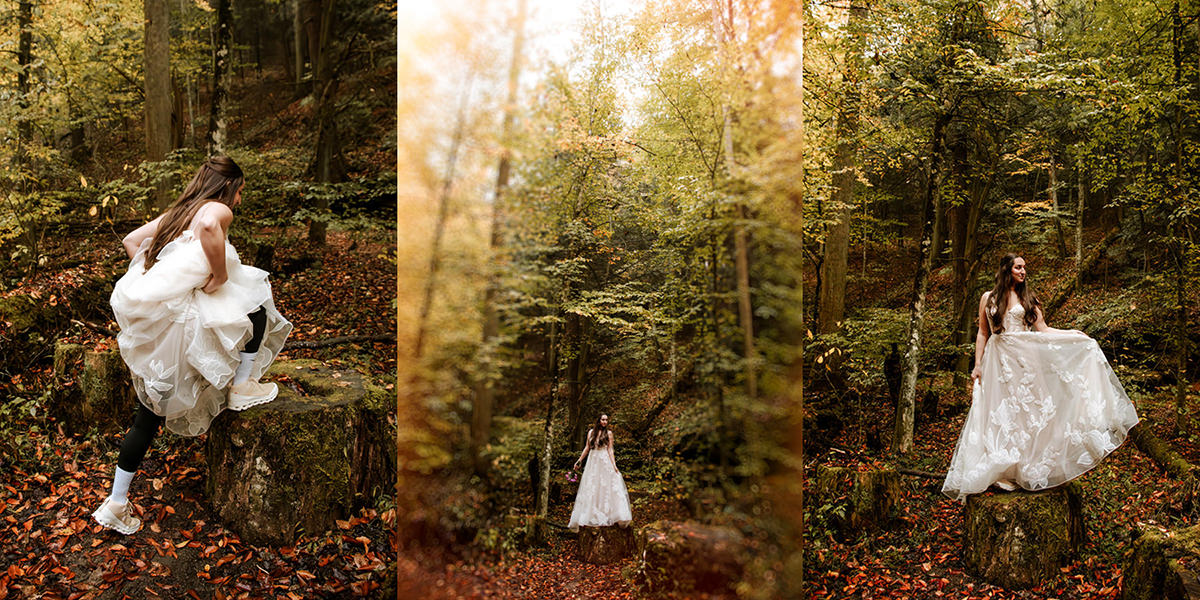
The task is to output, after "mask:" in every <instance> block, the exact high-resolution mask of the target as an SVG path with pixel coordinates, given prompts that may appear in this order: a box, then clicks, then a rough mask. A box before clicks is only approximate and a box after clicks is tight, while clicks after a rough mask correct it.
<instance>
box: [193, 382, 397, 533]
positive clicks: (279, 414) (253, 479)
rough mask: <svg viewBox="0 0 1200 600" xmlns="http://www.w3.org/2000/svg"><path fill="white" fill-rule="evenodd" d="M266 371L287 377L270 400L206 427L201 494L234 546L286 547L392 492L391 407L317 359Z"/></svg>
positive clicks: (376, 392) (381, 397) (383, 396)
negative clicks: (233, 536)
mask: <svg viewBox="0 0 1200 600" xmlns="http://www.w3.org/2000/svg"><path fill="white" fill-rule="evenodd" d="M271 373H274V374H286V375H287V376H288V377H289V379H290V380H291V381H290V382H283V383H280V390H279V397H278V398H276V399H275V400H274V401H272V402H269V403H267V404H263V405H260V406H257V407H254V408H251V409H249V410H246V411H243V412H240V413H237V412H232V411H226V412H224V413H222V414H221V415H220V416H219V417H218V418H217V419H216V420H214V421H213V425H212V428H211V429H210V431H209V434H208V441H207V447H206V454H207V459H208V466H209V468H208V471H209V478H208V482H207V485H206V493H207V495H208V498H209V501H210V502H211V503H212V504H213V507H214V508H215V509H216V511H217V513H218V514H219V515H220V516H221V519H222V520H223V521H224V522H225V523H226V525H228V526H229V528H230V529H232V530H234V531H236V532H237V533H238V534H239V535H240V536H241V537H242V538H243V539H245V540H247V541H249V542H251V543H274V544H288V543H291V542H292V541H294V540H295V538H296V536H297V535H299V534H300V533H301V532H306V533H318V532H321V531H325V530H327V529H329V528H331V527H332V526H333V525H334V520H335V519H342V518H345V517H346V516H347V515H349V514H350V512H351V511H352V510H353V509H354V508H356V507H359V506H363V505H366V504H368V503H369V502H370V501H371V500H373V499H374V498H375V497H376V496H378V495H380V494H391V493H392V492H393V489H394V487H393V486H394V485H395V483H394V482H395V480H396V455H395V443H394V437H393V435H392V433H391V431H392V428H391V426H390V423H389V413H390V410H391V409H392V408H393V407H394V404H391V403H389V402H387V400H386V397H387V396H388V395H387V394H386V393H384V392H383V391H382V390H381V389H379V388H378V387H376V386H374V385H372V384H370V383H367V382H364V381H363V379H362V376H361V375H359V374H358V373H355V372H352V371H333V370H330V369H328V368H326V367H324V366H323V365H322V364H321V363H320V361H314V360H306V361H278V362H276V363H275V365H274V366H273V367H272V369H271Z"/></svg>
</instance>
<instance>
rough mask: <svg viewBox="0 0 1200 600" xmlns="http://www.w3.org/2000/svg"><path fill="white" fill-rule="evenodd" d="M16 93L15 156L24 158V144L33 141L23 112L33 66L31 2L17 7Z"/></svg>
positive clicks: (31, 130)
mask: <svg viewBox="0 0 1200 600" xmlns="http://www.w3.org/2000/svg"><path fill="white" fill-rule="evenodd" d="M17 27H18V28H19V30H20V34H19V35H18V36H17V93H18V94H20V96H19V99H18V100H17V106H18V107H20V109H21V112H20V116H19V117H18V119H17V154H18V156H20V157H22V159H23V158H24V156H25V155H26V154H27V152H26V144H29V143H30V142H31V141H32V139H33V123H31V122H30V121H29V115H28V114H25V111H26V110H28V109H29V105H30V102H29V96H30V95H31V94H32V93H33V90H32V86H31V85H30V75H31V73H30V70H31V68H32V66H33V0H21V2H20V4H18V6H17Z"/></svg>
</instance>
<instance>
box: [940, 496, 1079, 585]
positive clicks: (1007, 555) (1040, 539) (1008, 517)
mask: <svg viewBox="0 0 1200 600" xmlns="http://www.w3.org/2000/svg"><path fill="white" fill-rule="evenodd" d="M1083 536H1084V533H1083V516H1082V508H1081V506H1080V500H1079V492H1078V491H1077V489H1076V487H1075V485H1074V484H1067V485H1064V486H1060V487H1056V488H1053V489H1050V490H1046V491H1042V492H1025V491H1017V492H1006V493H1000V494H978V495H974V496H971V497H970V498H968V499H967V507H966V527H965V533H964V536H963V537H964V539H963V552H964V554H965V557H964V558H965V561H964V562H965V563H966V565H967V569H968V570H969V571H971V572H972V573H974V574H975V575H977V576H978V577H980V578H982V579H984V580H986V581H988V582H990V583H993V584H996V585H1000V586H1003V587H1006V588H1027V587H1033V586H1036V585H1038V584H1039V583H1041V582H1043V581H1045V580H1046V579H1048V578H1050V577H1052V576H1054V574H1055V573H1057V572H1058V570H1059V569H1060V568H1061V567H1062V566H1063V565H1065V564H1067V563H1069V562H1070V561H1071V560H1072V558H1073V557H1074V556H1075V553H1076V551H1077V550H1078V548H1079V547H1080V546H1081V545H1082V544H1083Z"/></svg>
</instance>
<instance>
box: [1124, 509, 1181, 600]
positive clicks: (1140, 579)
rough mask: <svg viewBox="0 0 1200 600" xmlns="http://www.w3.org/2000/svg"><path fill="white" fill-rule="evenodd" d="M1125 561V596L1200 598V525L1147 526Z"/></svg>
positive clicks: (1134, 599)
mask: <svg viewBox="0 0 1200 600" xmlns="http://www.w3.org/2000/svg"><path fill="white" fill-rule="evenodd" d="M1138 533H1139V534H1138V537H1137V539H1135V540H1134V542H1133V552H1132V553H1131V554H1130V555H1129V559H1128V560H1127V562H1126V563H1125V570H1124V575H1125V579H1124V585H1123V586H1122V589H1121V598H1122V600H1159V599H1162V600H1200V579H1198V578H1197V576H1196V570H1195V569H1196V568H1197V566H1198V565H1200V525H1196V526H1193V527H1188V528H1186V529H1180V530H1176V531H1172V532H1162V531H1158V530H1154V529H1143V530H1141V531H1140V532H1138Z"/></svg>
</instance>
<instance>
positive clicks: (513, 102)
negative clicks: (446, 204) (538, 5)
mask: <svg viewBox="0 0 1200 600" xmlns="http://www.w3.org/2000/svg"><path fill="white" fill-rule="evenodd" d="M514 30H515V34H514V36H513V53H512V57H511V58H510V60H509V64H508V96H507V98H506V99H505V104H504V120H503V121H502V123H501V126H500V143H501V148H500V162H499V164H497V166H496V191H495V194H494V196H493V198H492V224H491V229H492V232H491V237H490V238H489V241H488V251H489V253H490V255H491V256H493V257H495V256H496V255H497V253H498V252H499V251H500V245H501V243H502V242H503V227H504V192H505V190H507V189H508V176H509V171H510V169H511V167H510V161H511V159H512V150H511V144H512V129H513V121H514V120H515V116H516V106H517V83H518V80H519V78H520V74H521V51H522V46H523V45H524V42H525V0H518V1H517V17H516V22H515V23H514ZM498 287H499V280H498V277H497V275H496V273H495V272H494V271H493V272H490V273H489V274H488V283H487V289H486V290H485V291H484V296H483V341H482V343H481V344H480V347H481V348H482V349H483V352H484V353H485V354H490V352H491V346H492V344H493V343H494V340H495V339H496V336H497V335H499V333H500V313H499V311H498V310H497V309H496V295H497V293H498V291H499V290H498ZM490 366H491V365H490V361H489V364H487V365H486V368H490ZM474 387H475V389H474V392H475V394H474V396H475V402H474V403H472V405H471V443H470V452H471V457H472V464H473V465H474V467H475V472H476V473H478V474H483V473H484V472H486V470H487V463H486V461H484V460H482V458H481V456H480V455H481V452H480V450H481V449H482V448H483V446H484V445H486V444H487V440H488V436H490V435H491V427H492V411H493V406H494V405H495V396H496V391H495V388H494V387H493V385H492V379H491V377H488V376H486V375H484V376H481V377H479V379H478V380H476V382H475V386H474Z"/></svg>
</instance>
